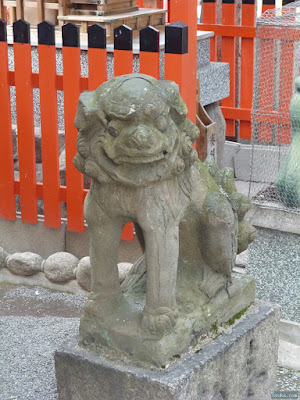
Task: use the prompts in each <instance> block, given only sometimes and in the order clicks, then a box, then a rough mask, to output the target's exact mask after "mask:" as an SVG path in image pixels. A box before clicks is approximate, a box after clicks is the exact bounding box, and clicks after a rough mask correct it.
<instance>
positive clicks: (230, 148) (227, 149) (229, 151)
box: [221, 140, 241, 170]
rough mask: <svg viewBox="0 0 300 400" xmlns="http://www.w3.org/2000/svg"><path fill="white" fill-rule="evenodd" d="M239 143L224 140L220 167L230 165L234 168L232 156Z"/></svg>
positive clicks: (236, 150)
mask: <svg viewBox="0 0 300 400" xmlns="http://www.w3.org/2000/svg"><path fill="white" fill-rule="evenodd" d="M240 146H241V145H240V143H236V142H230V141H228V140H226V141H225V146H224V153H223V157H222V165H221V167H222V168H225V167H230V168H232V169H233V170H234V157H235V155H236V154H237V152H238V151H239V149H240Z"/></svg>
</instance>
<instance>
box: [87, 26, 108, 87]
mask: <svg viewBox="0 0 300 400" xmlns="http://www.w3.org/2000/svg"><path fill="white" fill-rule="evenodd" d="M88 63H89V90H95V89H97V87H98V86H99V85H101V84H102V83H103V82H105V81H106V80H107V53H106V29H105V28H103V27H102V26H101V25H99V24H94V25H92V26H90V27H89V28H88Z"/></svg>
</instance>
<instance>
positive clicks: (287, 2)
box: [282, 0, 294, 6]
mask: <svg viewBox="0 0 300 400" xmlns="http://www.w3.org/2000/svg"><path fill="white" fill-rule="evenodd" d="M293 2H294V0H282V5H283V6H286V5H287V4H290V3H293Z"/></svg>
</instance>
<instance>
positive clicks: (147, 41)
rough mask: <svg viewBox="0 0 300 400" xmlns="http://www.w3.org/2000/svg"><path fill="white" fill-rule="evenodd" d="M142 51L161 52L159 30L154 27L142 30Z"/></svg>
mask: <svg viewBox="0 0 300 400" xmlns="http://www.w3.org/2000/svg"><path fill="white" fill-rule="evenodd" d="M140 51H148V52H152V53H158V52H159V30H157V29H155V28H153V26H146V28H143V29H141V30H140Z"/></svg>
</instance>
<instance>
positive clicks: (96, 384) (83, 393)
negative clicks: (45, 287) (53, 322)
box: [55, 303, 280, 400]
mask: <svg viewBox="0 0 300 400" xmlns="http://www.w3.org/2000/svg"><path fill="white" fill-rule="evenodd" d="M279 317H280V312H279V307H278V306H276V305H272V304H268V303H258V304H257V308H256V312H253V313H248V315H247V316H245V318H242V319H241V320H240V321H239V322H238V323H237V324H236V325H235V326H234V327H233V329H232V332H231V333H228V334H223V335H221V336H219V337H218V338H217V339H215V340H214V341H212V342H211V343H210V344H208V345H207V346H205V347H204V348H203V349H201V350H200V351H199V350H198V351H196V352H195V351H192V350H191V352H190V353H188V354H185V355H183V356H182V357H181V358H179V359H175V360H176V361H173V362H172V363H170V365H169V366H168V368H166V369H155V368H154V367H153V368H152V369H146V368H142V367H139V366H134V365H132V364H131V363H130V362H129V359H128V358H125V360H126V362H120V361H118V355H117V356H116V354H115V355H114V356H112V358H111V359H109V358H104V356H103V355H101V354H98V353H94V352H91V351H87V350H86V349H82V348H80V347H79V346H78V345H77V341H78V339H77V338H74V339H73V340H71V341H69V342H67V343H65V345H64V346H63V347H62V348H60V349H59V350H58V351H56V353H55V369H56V379H57V387H58V394H59V399H60V400H86V399H94V400H120V399H124V400H126V399H128V400H129V399H130V400H150V399H155V400H175V399H176V400H196V399H197V400H224V399H235V400H245V399H251V400H261V399H267V398H268V394H269V390H270V389H273V390H274V389H275V377H276V367H277V365H276V364H277V352H278V324H279Z"/></svg>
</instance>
